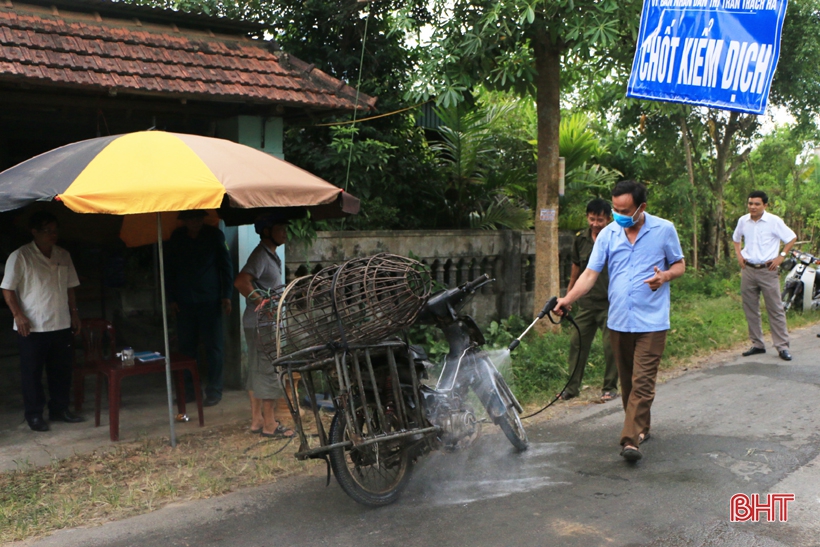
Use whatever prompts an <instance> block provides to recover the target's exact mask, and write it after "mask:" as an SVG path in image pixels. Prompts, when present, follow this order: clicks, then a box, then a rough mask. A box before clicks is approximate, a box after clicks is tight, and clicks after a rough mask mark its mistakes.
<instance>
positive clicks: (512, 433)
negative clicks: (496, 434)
mask: <svg viewBox="0 0 820 547" xmlns="http://www.w3.org/2000/svg"><path fill="white" fill-rule="evenodd" d="M495 383H496V386H498V389H499V390H500V391H503V392H504V395H506V399H507V400H509V401H513V400H514V395H513V394H512V391H510V386H508V385H507V382H506V381H504V378H503V377H502V376H501V375H500V374H496V375H495ZM496 423H497V424H498V427H500V428H501V431H503V432H504V435H506V436H507V440H509V441H510V442H511V443H512V445H513V446H514V447H515V449H516V450H518V451H519V452H523V451H524V450H526V449H527V448H528V447H529V446H530V441H529V439H527V432H526V430H524V424H522V423H521V417H520V416H518V410H517V409H516V408H515V405H514V404H509V405H507V412H505V413H504V414H503V415H502V416H500V417H499V418H498V421H497V422H496Z"/></svg>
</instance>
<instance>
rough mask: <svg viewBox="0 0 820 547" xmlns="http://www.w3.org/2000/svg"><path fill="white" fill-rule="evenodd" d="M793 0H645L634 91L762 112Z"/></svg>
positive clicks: (640, 95) (630, 90) (649, 96)
mask: <svg viewBox="0 0 820 547" xmlns="http://www.w3.org/2000/svg"><path fill="white" fill-rule="evenodd" d="M786 4H787V0H644V4H643V12H642V13H641V28H640V31H639V35H638V46H637V51H636V52H635V60H634V61H633V62H632V74H631V75H630V77H629V85H628V86H627V92H626V95H627V97H635V98H638V99H651V100H655V101H670V102H675V103H684V104H691V105H701V106H709V107H712V108H722V109H726V110H737V111H739V112H749V113H751V114H763V113H764V112H765V110H766V101H767V99H768V97H769V89H770V88H771V85H772V76H774V69H775V67H776V66H777V60H778V58H779V56H780V33H781V31H782V30H783V18H784V17H785V15H786Z"/></svg>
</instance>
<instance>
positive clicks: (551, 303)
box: [507, 296, 820, 420]
mask: <svg viewBox="0 0 820 547" xmlns="http://www.w3.org/2000/svg"><path fill="white" fill-rule="evenodd" d="M557 303H558V297H557V296H553V297H552V298H550V299H549V300H547V303H546V304H544V309H542V310H541V312H540V313H539V314H538V316H537V317H536V318H535V320H534V321H533V322H532V323H530V326H529V327H527V328H526V330H525V331H524V332H522V333H521V336H519V337H518V338H516V339H515V340H513V341H512V342H511V343H510V346H509V348H507V349H508V350H509V351H510V352H512V351H513V350H514V349H515V348H517V347H518V345H519V344H520V343H521V339H522V338H524V335H525V334H527V333H528V332H529V331H530V329H531V328H533V327H534V326H535V324H536V323H538V322H539V321H540V320H541V319H543V318H544V317H546V316H547V315H548V314H550V313H552V310H554V309H555V305H556V304H557ZM564 319H567V320H568V321H569V322H570V323H572V326H573V327H575V330H577V331H578V336H580V335H581V329H580V328H579V327H578V324H577V323H576V322H575V320H574V319H573V318H572V316H571V315H570V314H569V313H567V312H566V310H565V311H564V315H562V316H561V318H560V319H559V320H558V321H555V320H554V319H553V318H552V317H551V316H550V317H549V320H550V322H551V323H552V324H554V325H557V324H558V323H560V322H561V321H563V320H564ZM818 336H820V334H818ZM580 360H581V352H580V351H579V352H578V357H577V358H576V362H575V368H574V369H573V374H574V372H575V371H577V370H578V365H579V364H580ZM573 374H570V377H569V379H568V380H567V383H566V384H564V387H563V388H561V391H560V392H559V393H558V395H556V396H555V398H554V399H553V400H552V401H551V402H550V403H548V404H547V406H545V407H544V408H542V409H541V410H538V411H536V412H533V413H532V414H528V415H526V416H521V419H522V420H526V419H527V418H532V417H533V416H535V415H536V414H541V413H542V412H544V411H545V410H546V409H548V408H549V407H551V406H552V405H553V404H554V403H555V401H557V400H558V399H559V397H560V396H561V393H562V392H563V391H564V390H565V389H567V386H568V385H569V383H570V381H572V376H573Z"/></svg>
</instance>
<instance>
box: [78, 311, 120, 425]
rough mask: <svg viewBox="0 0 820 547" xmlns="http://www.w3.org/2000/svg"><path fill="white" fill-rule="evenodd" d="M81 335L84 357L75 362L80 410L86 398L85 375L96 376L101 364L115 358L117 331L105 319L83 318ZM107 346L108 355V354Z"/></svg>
mask: <svg viewBox="0 0 820 547" xmlns="http://www.w3.org/2000/svg"><path fill="white" fill-rule="evenodd" d="M80 336H81V337H82V341H83V358H82V359H79V360H75V362H74V380H73V381H74V410H75V412H80V410H82V407H83V401H84V400H85V389H84V388H85V377H86V376H88V375H89V374H93V375H95V376H96V374H97V369H98V368H99V364H100V363H102V362H104V361H105V360H107V359H113V358H114V357H115V356H116V354H117V350H116V341H117V333H116V331H115V330H114V327H113V326H112V325H111V323H109V322H108V321H106V320H105V319H83V320H82V331H81V332H80ZM106 347H107V348H108V355H107V356H106V354H105V353H106V351H105V350H106Z"/></svg>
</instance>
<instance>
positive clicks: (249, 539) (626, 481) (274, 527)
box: [31, 329, 820, 547]
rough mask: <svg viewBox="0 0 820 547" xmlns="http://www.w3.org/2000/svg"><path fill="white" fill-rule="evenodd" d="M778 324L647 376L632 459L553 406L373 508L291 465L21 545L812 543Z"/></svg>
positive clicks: (799, 409)
mask: <svg viewBox="0 0 820 547" xmlns="http://www.w3.org/2000/svg"><path fill="white" fill-rule="evenodd" d="M792 336H793V338H792V353H793V354H794V357H795V359H794V360H793V361H791V362H789V363H787V362H784V361H781V360H779V359H778V358H777V356H776V354H775V353H774V351H773V350H771V349H770V350H769V353H767V354H765V355H756V356H753V357H748V358H742V357H735V356H734V355H733V356H731V357H730V358H728V359H724V361H723V362H720V363H717V364H715V363H713V366H710V367H706V368H702V369H699V370H693V371H690V372H688V373H686V374H685V375H683V376H680V377H678V378H676V379H673V380H670V381H668V382H666V383H664V384H662V385H661V386H659V388H658V394H657V398H656V400H655V406H654V407H653V415H652V423H653V426H652V440H651V441H649V442H647V443H646V444H645V445H644V446H643V447H642V450H643V452H644V459H643V460H642V461H640V462H639V463H638V464H636V465H630V464H627V463H626V462H624V461H623V460H622V459H621V458H620V457H619V456H618V451H619V447H618V445H617V443H618V436H619V433H620V427H621V423H622V416H623V414H622V411H621V408H620V407H619V405H618V403H614V402H613V403H608V404H606V405H589V406H585V407H573V408H569V407H567V412H566V413H565V414H563V415H562V416H560V417H557V418H555V419H552V420H549V421H545V422H542V423H539V424H536V425H528V426H527V429H528V432H529V435H530V440H531V443H532V444H531V448H530V450H528V451H527V452H524V453H522V454H516V453H514V452H513V450H512V448H511V446H510V445H509V443H507V441H506V439H505V438H504V437H503V436H502V435H500V434H496V433H495V431H487V433H486V434H485V435H484V436H483V437H482V438H481V439H480V440H479V441H478V442H477V443H476V444H475V445H474V446H473V447H471V448H470V449H469V450H467V451H463V452H460V453H456V454H442V453H437V454H433V455H431V456H428V457H426V458H425V459H424V460H422V461H420V462H419V464H418V465H417V467H416V469H415V473H414V476H413V478H412V480H411V482H410V484H409V486H408V488H407V490H406V491H405V493H404V495H403V497H402V498H401V500H400V501H399V502H398V503H396V504H394V505H392V506H389V507H386V508H383V509H376V510H373V509H366V508H363V507H360V506H358V505H356V504H355V503H354V502H352V501H351V500H350V499H349V498H347V496H345V494H344V493H342V491H341V490H340V489H339V487H338V485H337V484H335V481H334V482H331V485H330V487H327V488H325V486H324V480H323V479H322V478H317V477H315V476H314V477H299V478H292V479H287V480H284V481H280V482H278V483H276V484H272V485H268V486H264V487H260V488H256V489H249V490H244V491H241V492H237V493H234V494H231V495H227V496H223V497H220V498H216V499H212V500H204V501H196V502H190V503H185V504H177V505H173V506H170V507H166V508H164V509H162V510H160V511H156V512H154V513H151V514H147V515H143V516H139V517H135V518H131V519H127V520H124V521H120V522H113V523H109V524H106V525H104V526H99V527H95V528H87V529H74V530H65V531H61V532H58V533H56V534H54V535H53V536H51V537H49V538H47V539H45V540H41V541H38V542H32V543H31V545H36V546H37V547H46V546H60V547H71V546H78V547H79V546H82V547H94V546H105V547H120V546H122V547H125V546H136V545H139V546H142V547H154V546H156V547H160V546H162V547H171V546H196V547H208V546H217V545H219V546H221V545H239V546H242V547H256V546H259V547H261V546H265V547H271V546H311V547H313V546H321V545H333V546H347V545H363V546H380V545H391V546H392V545H402V546H407V547H414V546H419V547H422V546H424V547H431V546H433V547H443V546H451V545H452V546H463V545H480V546H496V545H504V546H517V545H522V546H523V545H527V546H531V545H535V546H541V545H543V546H553V545H554V546H561V547H575V546H578V547H581V546H584V547H589V546H598V545H600V546H608V547H609V546H612V547H615V546H653V547H655V546H657V547H661V546H663V547H667V546H669V547H706V546H715V547H717V546H721V547H723V546H726V547H735V546H737V547H740V546H743V547H758V546H759V547H764V546H765V547H770V546H771V547H775V546H783V545H788V546H801V547H802V546H806V547H808V546H817V545H820V457H818V454H820V442H818V441H819V440H820V410H818V405H817V401H818V399H820V363H818V359H817V356H818V350H820V339H818V338H816V337H815V332H814V329H809V330H804V331H802V332H796V333H793V335H792ZM739 492H742V493H746V494H752V493H757V494H767V493H793V494H795V496H796V499H795V501H793V502H791V503H790V504H789V505H788V508H789V513H788V522H774V523H766V522H758V523H754V522H746V523H731V522H729V499H730V498H731V496H732V495H733V494H736V493H739Z"/></svg>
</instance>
